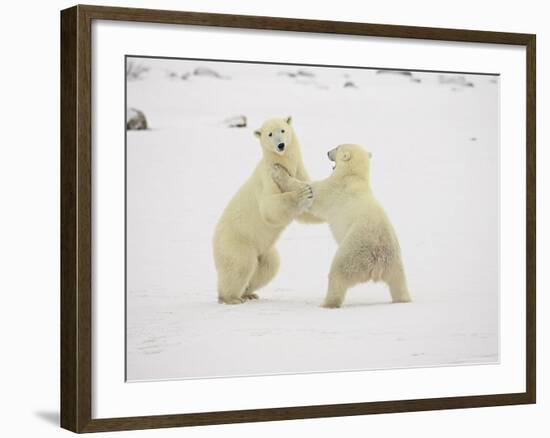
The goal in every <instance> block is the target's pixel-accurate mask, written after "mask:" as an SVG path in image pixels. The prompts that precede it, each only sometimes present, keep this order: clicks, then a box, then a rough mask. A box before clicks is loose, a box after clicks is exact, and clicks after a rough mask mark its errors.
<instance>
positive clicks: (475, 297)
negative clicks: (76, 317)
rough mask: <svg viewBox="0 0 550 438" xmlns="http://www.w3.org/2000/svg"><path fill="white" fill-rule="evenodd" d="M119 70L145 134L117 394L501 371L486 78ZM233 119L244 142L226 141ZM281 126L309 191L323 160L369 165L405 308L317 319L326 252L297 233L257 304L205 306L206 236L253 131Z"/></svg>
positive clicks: (139, 144)
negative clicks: (295, 148)
mask: <svg viewBox="0 0 550 438" xmlns="http://www.w3.org/2000/svg"><path fill="white" fill-rule="evenodd" d="M132 61H133V62H137V63H139V64H142V66H145V67H147V68H149V70H148V71H145V72H144V73H143V74H142V75H141V79H134V80H130V81H128V84H127V100H128V102H127V103H128V106H129V107H133V108H137V109H139V110H141V111H143V112H144V113H145V115H146V117H147V122H148V126H149V128H150V129H148V130H144V131H129V132H128V135H127V378H128V380H130V381H135V380H157V379H177V378H198V377H212V376H240V375H258V374H277V373H301V372H323V371H332V370H352V369H353V370H357V369H373V368H377V369H380V368H396V367H418V366H442V365H458V364H483V363H494V362H497V361H498V360H499V351H498V350H499V338H498V329H499V320H498V297H499V293H498V272H499V265H498V254H499V251H498V245H499V235H498V207H499V201H498V199H499V184H498V178H499V175H498V78H496V77H494V76H483V75H455V74H445V75H444V77H443V78H441V74H439V73H420V72H413V73H412V76H410V75H404V74H396V73H395V72H393V73H388V72H386V73H378V72H377V71H376V70H365V69H346V70H343V69H332V68H313V67H295V66H281V65H279V66H277V65H258V64H238V63H215V62H199V61H183V60H162V59H140V60H136V59H133V60H132ZM197 67H206V68H211V69H213V70H215V71H216V72H218V73H219V74H220V75H221V76H222V77H221V78H218V77H213V76H208V75H193V74H189V73H192V72H193V71H194V70H195V68H197ZM298 70H302V73H298ZM282 73H284V74H282ZM288 73H291V75H288ZM297 73H298V74H297ZM312 75H313V76H312ZM182 76H183V79H182ZM461 77H462V79H461ZM346 82H351V83H352V84H353V85H352V86H347V87H344V84H345V83H346ZM348 85H349V84H348ZM472 85H473V86H472ZM238 115H245V116H246V117H247V119H248V126H247V127H245V128H229V127H227V126H226V125H225V124H224V120H226V119H227V118H230V117H233V116H238ZM286 115H292V116H293V120H294V127H295V130H296V133H297V135H298V138H299V139H300V142H301V145H302V151H303V155H304V160H305V163H306V166H307V168H308V170H309V172H310V174H311V176H312V178H314V179H320V178H324V177H326V176H327V175H328V174H329V173H330V171H331V166H330V163H329V162H328V161H327V159H326V151H327V150H329V149H331V148H333V147H334V146H335V145H338V144H340V143H346V142H350V143H359V144H362V145H364V146H365V147H367V148H368V149H369V150H370V151H371V152H372V153H373V160H372V170H371V182H372V186H373V190H374V193H375V194H376V196H377V198H378V199H379V201H380V202H381V204H382V205H383V206H384V207H385V209H386V211H387V212H388V214H389V217H390V218H391V220H392V222H393V224H394V227H395V229H396V231H397V234H398V236H399V239H400V242H401V247H402V251H403V257H404V262H405V268H406V272H407V276H408V282H409V288H410V291H411V295H412V297H413V302H412V303H410V304H393V305H392V304H389V301H390V297H389V293H388V291H387V290H386V288H385V287H384V286H383V285H380V284H371V283H369V284H363V285H359V286H357V287H355V288H354V289H352V290H350V291H349V293H348V296H347V299H346V301H345V304H344V307H342V308H341V309H338V310H327V309H323V308H320V307H319V304H320V303H321V301H322V299H323V297H324V294H325V292H326V280H327V273H328V269H329V266H330V262H331V259H332V256H333V254H334V252H335V244H334V242H333V240H332V237H331V235H330V232H329V229H328V227H327V226H326V225H299V224H292V225H291V226H290V227H289V228H288V229H287V230H286V231H285V233H284V235H283V237H282V239H281V240H280V242H279V243H278V249H279V252H280V254H281V261H282V263H281V269H280V272H279V274H278V275H277V277H276V278H275V280H274V281H273V282H272V283H271V284H270V285H268V286H267V287H266V288H265V289H264V290H262V291H260V295H261V299H260V300H258V301H252V302H247V303H245V304H243V305H239V306H227V305H220V304H218V303H217V292H216V273H215V269H214V264H213V259H212V249H211V240H212V234H213V230H214V226H215V224H216V222H217V220H218V218H219V216H220V214H221V212H222V210H223V208H224V207H225V205H226V204H227V202H228V201H229V199H230V198H231V196H232V195H233V194H234V193H235V192H236V191H237V190H238V188H239V187H240V185H241V183H242V182H243V181H244V180H245V179H246V178H247V177H248V175H249V174H250V173H251V172H252V170H253V168H254V166H255V164H256V163H257V161H258V160H259V158H260V156H261V152H260V146H259V143H258V141H257V139H256V138H255V137H254V136H253V134H252V131H253V129H255V128H257V127H259V126H260V125H261V123H262V122H263V121H264V120H265V119H267V118H270V117H274V116H278V117H282V116H286Z"/></svg>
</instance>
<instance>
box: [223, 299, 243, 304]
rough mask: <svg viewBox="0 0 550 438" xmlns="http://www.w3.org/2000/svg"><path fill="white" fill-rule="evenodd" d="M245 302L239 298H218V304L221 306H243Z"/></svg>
mask: <svg viewBox="0 0 550 438" xmlns="http://www.w3.org/2000/svg"><path fill="white" fill-rule="evenodd" d="M244 302H245V299H244V298H238V297H234V298H222V297H219V298H218V303H220V304H242V303H244Z"/></svg>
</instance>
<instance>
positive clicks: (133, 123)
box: [126, 108, 148, 131]
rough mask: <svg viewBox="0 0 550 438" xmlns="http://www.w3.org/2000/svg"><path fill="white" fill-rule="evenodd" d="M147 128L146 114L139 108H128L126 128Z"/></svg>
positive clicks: (136, 129)
mask: <svg viewBox="0 0 550 438" xmlns="http://www.w3.org/2000/svg"><path fill="white" fill-rule="evenodd" d="M147 128H148V125H147V119H146V118H145V114H143V112H142V111H140V110H138V109H135V108H128V110H127V111H126V129H127V130H129V131H138V130H142V129H147Z"/></svg>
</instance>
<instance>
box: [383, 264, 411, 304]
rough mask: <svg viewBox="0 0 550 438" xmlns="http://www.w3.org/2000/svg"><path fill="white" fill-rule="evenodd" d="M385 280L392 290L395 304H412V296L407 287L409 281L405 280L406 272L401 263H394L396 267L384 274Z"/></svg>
mask: <svg viewBox="0 0 550 438" xmlns="http://www.w3.org/2000/svg"><path fill="white" fill-rule="evenodd" d="M383 280H384V281H385V282H386V284H387V285H388V287H389V288H390V294H391V299H392V302H393V303H409V302H411V296H410V294H409V288H408V287H407V280H406V278H405V271H404V269H403V264H402V263H401V261H399V262H396V263H394V265H393V266H392V267H391V268H390V269H388V271H387V272H386V273H384V277H383Z"/></svg>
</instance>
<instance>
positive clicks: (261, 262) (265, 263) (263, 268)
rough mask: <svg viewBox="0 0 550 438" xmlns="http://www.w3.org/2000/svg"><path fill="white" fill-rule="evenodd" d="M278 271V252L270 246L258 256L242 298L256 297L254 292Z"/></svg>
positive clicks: (251, 298) (250, 298)
mask: <svg viewBox="0 0 550 438" xmlns="http://www.w3.org/2000/svg"><path fill="white" fill-rule="evenodd" d="M278 271H279V253H278V252H277V250H276V249H275V248H271V249H270V250H269V251H268V252H267V253H266V254H262V255H260V256H259V257H258V265H257V266H256V270H255V271H254V274H253V275H252V278H251V279H250V283H249V284H248V286H247V287H246V290H245V292H244V295H243V298H245V299H248V300H253V299H258V298H259V297H258V294H256V293H255V292H256V291H257V290H258V289H261V288H262V287H264V286H265V285H266V284H268V283H269V282H270V281H271V280H273V277H275V275H276V274H277V272H278Z"/></svg>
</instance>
